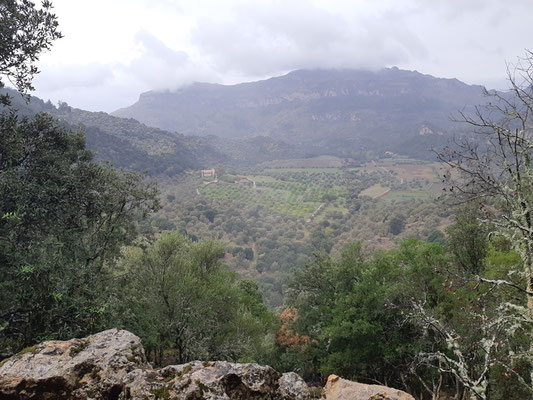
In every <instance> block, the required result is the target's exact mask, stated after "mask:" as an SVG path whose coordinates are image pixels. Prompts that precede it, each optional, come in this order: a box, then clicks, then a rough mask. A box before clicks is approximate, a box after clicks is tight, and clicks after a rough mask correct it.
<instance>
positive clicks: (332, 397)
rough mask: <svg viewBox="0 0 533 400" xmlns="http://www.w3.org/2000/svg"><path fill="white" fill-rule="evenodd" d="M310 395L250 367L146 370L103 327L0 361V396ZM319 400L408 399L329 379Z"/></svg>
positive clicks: (290, 378)
mask: <svg viewBox="0 0 533 400" xmlns="http://www.w3.org/2000/svg"><path fill="white" fill-rule="evenodd" d="M310 393H311V391H310V390H309V388H308V387H307V385H306V384H305V382H304V381H303V380H302V378H300V377H299V376H298V375H297V374H295V373H294V372H289V373H285V374H280V373H279V372H277V371H275V370H274V369H272V368H271V367H268V366H261V365H258V364H235V363H229V362H225V361H214V362H208V361H206V362H200V361H194V362H191V363H188V364H182V365H170V366H168V367H165V368H162V369H159V370H154V369H152V367H151V366H150V364H148V363H147V362H146V357H145V354H144V349H143V347H142V346H141V340H140V339H139V338H138V337H137V336H135V335H134V334H132V333H130V332H128V331H124V330H118V329H110V330H107V331H104V332H100V333H97V334H95V335H91V336H88V337H86V338H84V339H72V340H69V341H48V342H43V343H41V344H39V345H36V346H34V347H30V348H27V349H24V350H23V351H21V352H20V353H19V354H17V355H15V356H13V357H11V358H9V359H7V360H4V361H2V362H0V399H2V400H4V399H6V400H11V399H13V400H14V399H17V400H26V399H42V400H55V399H73V400H78V399H80V400H81V399H95V400H96V399H98V400H100V399H109V400H126V399H132V400H134V399H138V400H144V399H183V400H193V399H212V400H215V399H216V400H223V399H239V400H241V399H242V400H244V399H254V400H262V399H265V400H267V399H268V400H306V399H309V398H310V397H311V396H310ZM322 398H323V399H325V400H345V399H346V400H348V399H350V400H413V398H412V397H411V396H410V395H408V394H407V393H404V392H401V391H399V390H395V389H389V388H386V387H384V386H375V385H363V384H358V383H355V382H350V381H346V380H344V379H340V378H339V377H337V376H335V375H332V376H330V377H329V379H328V384H327V385H326V387H325V388H324V391H323V393H322Z"/></svg>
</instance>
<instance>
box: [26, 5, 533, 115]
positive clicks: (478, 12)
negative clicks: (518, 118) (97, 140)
mask: <svg viewBox="0 0 533 400" xmlns="http://www.w3.org/2000/svg"><path fill="white" fill-rule="evenodd" d="M52 3H53V4H54V6H55V13H56V14H57V16H58V18H59V23H60V27H61V31H62V33H63V34H64V38H63V39H60V40H58V41H56V42H55V44H54V46H53V48H52V50H51V51H50V52H48V53H46V54H43V55H42V57H41V60H40V62H39V64H38V66H39V68H40V70H41V73H40V75H38V76H37V78H36V79H35V81H34V85H35V87H36V89H37V91H36V92H35V93H34V94H35V95H37V96H39V97H41V98H43V99H45V100H48V99H50V100H52V102H53V103H57V101H59V100H61V101H66V102H67V103H68V104H70V105H71V106H74V107H79V108H83V109H87V110H92V111H108V112H109V111H113V110H115V109H117V108H120V107H125V106H128V105H131V104H132V103H134V102H135V101H137V99H138V97H139V94H140V93H142V92H145V91H147V90H152V89H156V90H163V89H175V88H178V87H180V86H182V85H185V84H188V83H191V82H194V81H207V82H217V83H224V84H231V83H237V82H243V81H252V80H258V79H263V78H268V77H271V76H277V75H282V74H284V73H286V72H289V71H291V70H295V69H302V68H365V69H380V68H383V67H391V66H397V67H399V68H402V69H409V70H417V71H419V72H423V73H426V74H431V75H434V76H438V77H445V78H458V79H460V80H462V81H464V82H466V83H471V84H483V85H486V86H488V87H489V88H504V87H505V76H506V62H515V61H516V58H517V56H521V55H524V50H525V49H526V48H529V49H533V24H532V23H531V18H532V17H533V2H532V1H531V0H507V1H503V0H390V1H388V0H264V1H263V0H246V1H245V0H212V1H209V0H190V1H182V0H91V1H86V0H83V1H82V0H53V1H52Z"/></svg>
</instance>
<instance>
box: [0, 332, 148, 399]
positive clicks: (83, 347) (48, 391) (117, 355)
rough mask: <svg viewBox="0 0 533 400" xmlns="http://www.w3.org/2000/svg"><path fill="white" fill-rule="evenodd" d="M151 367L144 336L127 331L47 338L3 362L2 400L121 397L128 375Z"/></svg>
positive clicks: (1, 373)
mask: <svg viewBox="0 0 533 400" xmlns="http://www.w3.org/2000/svg"><path fill="white" fill-rule="evenodd" d="M149 367H150V366H149V364H148V363H147V362H146V357H145V355H144V350H143V348H142V346H141V340H140V339H139V338H138V337H137V336H135V335H134V334H133V333H130V332H128V331H124V330H117V329H110V330H107V331H104V332H100V333H97V334H95V335H91V336H88V337H86V338H84V339H72V340H69V341H58V340H54V341H48V342H43V343H41V344H38V345H36V346H33V347H29V348H27V349H24V350H23V351H21V352H20V353H19V354H17V355H15V356H13V357H11V358H9V359H7V360H4V361H3V362H2V365H1V366H0V399H13V400H14V399H20V400H25V399H91V398H94V399H117V398H118V397H119V395H120V394H121V393H122V391H123V381H124V379H125V378H126V376H127V374H128V373H129V372H131V371H133V370H135V369H138V368H149Z"/></svg>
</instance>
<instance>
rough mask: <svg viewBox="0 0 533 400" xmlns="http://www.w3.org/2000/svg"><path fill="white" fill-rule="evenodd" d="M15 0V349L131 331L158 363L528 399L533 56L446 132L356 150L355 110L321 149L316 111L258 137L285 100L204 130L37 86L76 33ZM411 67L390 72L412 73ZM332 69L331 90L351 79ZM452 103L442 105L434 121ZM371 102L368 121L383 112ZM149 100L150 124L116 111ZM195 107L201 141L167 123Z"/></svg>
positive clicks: (6, 8) (8, 323) (456, 395)
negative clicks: (313, 121)
mask: <svg viewBox="0 0 533 400" xmlns="http://www.w3.org/2000/svg"><path fill="white" fill-rule="evenodd" d="M0 10H1V11H2V12H1V13H0V37H1V38H2V40H0V77H1V78H2V80H0V88H3V89H2V96H1V104H2V105H1V114H0V365H1V364H2V360H5V359H7V358H8V357H10V356H11V355H13V354H16V353H19V352H31V351H32V346H34V345H35V344H36V343H38V342H40V341H43V340H49V339H69V338H72V337H83V336H85V335H87V334H91V333H95V332H98V331H101V330H103V329H107V328H111V327H117V328H122V329H127V330H130V331H131V332H133V333H135V334H136V335H139V336H140V337H141V338H142V341H143V346H144V347H145V349H146V350H147V356H148V358H149V361H151V362H152V363H153V364H154V365H158V366H162V365H169V364H172V363H185V362H188V361H191V360H229V361H236V362H257V363H261V364H266V365H270V366H272V367H274V368H275V369H277V370H279V371H295V372H297V373H298V374H300V375H301V376H302V377H304V379H305V380H306V381H308V382H310V383H311V384H316V385H320V384H323V383H324V381H325V379H327V376H328V375H329V374H333V373H334V374H337V375H339V376H342V377H344V378H347V379H351V380H355V381H359V382H364V383H378V384H382V385H386V386H390V387H394V388H398V389H401V390H404V391H406V392H408V393H410V394H412V395H413V396H414V397H415V398H416V399H419V400H429V399H431V400H436V399H445V398H447V399H451V398H453V399H458V400H460V399H461V400H466V399H481V400H486V399H501V400H504V399H527V398H531V396H532V393H533V389H532V387H533V380H532V377H533V357H532V356H533V350H532V349H533V340H532V337H533V336H532V332H531V329H532V322H533V275H532V274H533V258H532V255H533V218H532V215H531V214H532V212H533V211H532V210H533V190H532V188H533V166H532V165H531V157H532V154H531V153H532V150H531V149H533V141H532V137H531V133H532V131H531V126H532V121H531V115H532V112H533V79H532V76H533V54H532V53H530V52H526V56H525V58H520V59H519V60H518V62H517V63H516V64H515V65H514V66H513V69H512V70H511V71H512V73H511V74H510V80H509V85H510V90H509V91H508V92H495V91H492V92H487V91H485V93H484V94H485V95H486V96H488V98H489V100H488V101H486V102H484V103H483V104H480V105H479V106H478V107H476V106H477V104H478V103H471V104H470V105H469V107H468V108H465V109H463V111H461V112H459V113H458V117H459V119H460V120H461V122H455V123H454V125H453V128H449V126H448V122H446V124H445V125H442V130H440V128H437V125H438V124H440V123H443V122H442V121H444V119H445V118H444V117H442V116H441V117H439V118H437V119H436V122H435V125H431V128H430V127H429V125H428V124H427V123H426V122H423V121H422V122H423V124H424V128H420V126H418V125H417V128H416V129H415V130H414V132H415V133H414V134H413V136H408V135H407V134H406V135H405V136H404V137H401V134H399V136H398V137H396V138H395V139H394V141H391V142H386V141H384V140H383V137H386V136H387V132H386V131H383V132H382V134H383V137H379V135H378V136H373V138H372V140H370V139H369V140H368V143H367V144H361V143H363V142H364V137H365V136H364V134H369V135H371V133H370V131H364V132H363V133H364V134H363V133H361V132H360V133H359V136H357V139H356V140H354V141H353V142H352V144H351V145H350V146H352V147H350V148H347V143H348V142H347V141H346V138H347V135H348V133H347V132H349V129H348V128H347V126H348V125H346V124H345V121H344V120H343V121H344V122H342V121H340V120H335V121H334V124H333V125H331V126H330V129H331V130H335V129H336V130H337V131H338V132H340V133H339V136H334V135H333V136H329V137H326V136H324V137H323V138H322V139H320V140H323V141H324V142H328V143H329V144H328V146H325V147H323V148H322V147H320V145H318V144H319V143H320V140H318V139H317V137H318V136H319V135H320V129H318V128H317V129H316V130H315V131H312V132H311V131H310V132H309V136H308V137H305V138H303V139H302V137H301V136H302V135H304V133H302V132H304V131H305V129H306V127H305V124H304V123H302V125H298V124H297V123H296V122H294V125H293V126H292V127H287V126H286V129H285V130H284V131H283V134H279V135H277V136H276V135H264V136H261V135H255V134H253V135H250V136H247V135H246V127H248V129H249V130H250V131H253V130H254V129H263V128H262V127H259V126H260V125H261V124H262V123H266V122H265V121H267V120H268V121H267V122H268V123H270V122H269V121H270V119H272V118H277V117H276V116H277V115H278V114H277V112H279V109H278V108H276V109H275V110H274V111H276V112H273V111H272V110H273V109H269V110H268V112H266V111H265V115H266V114H268V118H265V120H259V119H258V118H259V117H258V116H257V115H259V114H260V113H259V114H257V115H256V114H253V113H252V114H249V115H247V116H246V118H248V124H247V125H246V124H245V125H244V126H245V128H242V126H241V128H239V129H235V131H232V132H233V133H232V134H231V135H226V136H227V137H224V132H226V134H227V132H229V131H231V129H230V128H228V126H231V125H228V123H227V121H218V123H220V125H219V126H220V131H221V132H222V133H221V135H220V136H214V134H213V133H212V132H198V134H199V135H198V136H192V135H190V134H191V133H193V132H189V131H187V129H191V130H194V129H196V128H195V125H194V123H193V122H194V121H195V120H196V119H195V118H197V117H198V115H197V114H195V113H196V112H199V111H198V110H197V109H194V107H193V105H190V104H189V103H187V104H189V105H190V107H189V109H187V107H185V106H183V108H182V109H180V113H185V112H186V111H187V112H190V115H191V117H190V118H191V119H190V120H189V119H187V118H188V117H187V118H186V117H182V119H179V118H178V117H179V116H180V115H181V114H180V113H174V114H172V115H171V116H168V117H167V118H166V119H164V120H163V119H161V123H160V124H159V126H158V127H151V126H148V124H149V123H150V118H156V117H154V116H153V115H151V114H150V115H149V114H146V113H147V112H148V111H146V109H144V108H141V106H142V104H137V105H136V106H135V107H132V108H130V109H129V110H125V109H123V110H119V111H117V112H116V113H114V114H115V115H109V114H106V113H93V112H89V111H84V110H79V109H76V108H73V107H70V106H69V105H67V104H66V103H60V104H58V105H57V106H56V105H53V104H51V103H50V102H45V101H43V100H41V99H38V98H35V97H31V96H29V94H28V93H29V91H31V90H32V85H31V82H32V77H33V75H34V74H35V73H37V70H36V68H35V67H34V63H35V61H36V60H37V58H38V56H39V55H40V54H41V53H42V52H44V51H47V50H49V49H50V48H51V46H52V44H53V42H54V41H55V40H57V39H60V38H61V33H60V32H59V30H58V29H59V28H58V21H57V18H56V16H55V15H54V14H53V10H52V8H51V4H50V3H49V2H44V3H43V6H42V7H40V8H36V7H35V5H34V4H33V3H32V2H30V1H18V0H7V1H4V2H1V3H0ZM404 72H405V71H404ZM404 72H402V71H400V72H398V71H396V70H389V71H387V72H383V74H382V75H383V76H382V75H380V77H379V79H381V80H383V79H384V80H385V81H386V82H387V84H390V82H393V81H394V77H395V76H398V75H397V74H400V75H402V76H403V77H404V78H405V77H407V78H409V79H411V78H412V77H413V76H414V75H413V74H411V73H404ZM337 73H338V71H337ZM294 74H296V75H298V73H293V75H292V76H293V77H294ZM299 74H302V75H303V76H308V75H309V76H311V75H313V74H312V73H311V72H299ZM317 74H318V75H319V76H320V80H319V81H320V83H321V84H323V83H324V82H325V81H328V80H329V79H330V78H331V76H335V74H336V73H332V74H331V76H330V75H328V74H327V71H321V72H319V73H318V72H317ZM347 74H348V72H346V73H345V74H341V75H342V79H347V80H349V81H350V82H352V80H353V79H355V78H353V77H350V78H347V77H346V76H347ZM365 74H366V73H365ZM354 76H355V75H354ZM365 76H367V75H365ZM384 77H385V78H384ZM6 79H7V80H8V81H10V82H11V83H12V84H13V85H12V86H14V88H4V85H5V82H6ZM285 79H286V80H289V81H290V79H291V78H290V77H289V78H285ZM309 79H311V78H309ZM339 79H341V78H339ZM342 79H341V80H340V82H341V83H340V84H342V82H344V81H343V80H342ZM365 79H366V78H365ZM414 79H416V82H417V84H418V85H422V87H423V88H424V90H429V89H428V88H431V87H433V86H432V84H429V83H428V86H425V84H422V83H421V82H422V79H429V81H427V82H430V83H431V82H433V81H431V79H436V78H432V77H429V78H421V77H420V76H418V75H416V76H415V78H414ZM281 82H283V80H282V81H281ZM290 82H292V81H290ZM424 82H426V81H424ZM457 82H458V81H457ZM457 82H453V85H452V86H450V87H451V88H453V87H455V88H458V89H457V90H458V92H457V93H461V95H464V96H467V97H468V98H469V99H470V100H472V101H476V100H478V99H481V96H478V95H477V94H476V95H473V94H472V93H473V90H474V89H476V88H472V87H466V86H467V85H463V84H459V83H457ZM433 83H434V82H433ZM440 83H442V82H440ZM448 83H449V82H448ZM291 84H292V83H291ZM351 84H354V83H353V82H352V83H351ZM289 86H290V85H289ZM437 86H438V87H442V85H441V84H439V85H436V86H435V87H437ZM248 87H249V86H247V87H246V88H248ZM200 89H201V90H203V89H202V88H200ZM200 89H198V87H194V85H193V87H192V88H190V89H187V90H191V91H193V90H200ZM219 89H220V91H221V92H222V91H223V90H225V89H221V88H217V89H216V90H219ZM448 89H449V88H448ZM448 89H447V90H448ZM477 89H479V88H477ZM187 90H184V92H187ZM201 90H200V91H201ZM213 90H215V89H213ZM228 90H234V94H233V95H234V96H236V98H238V96H248V95H249V93H248V92H247V90H248V89H246V90H244V89H243V87H240V88H237V89H235V88H233V89H228ZM298 90H300V89H298ZM313 90H315V89H313ZM316 90H318V89H316ZM435 90H437V89H435ZM449 90H451V89H449ZM217 93H218V92H217ZM235 93H237V94H235ZM254 93H255V92H254ZM465 93H467V94H468V95H466V94H465ZM253 95H254V96H255V94H253ZM150 96H155V94H154V93H150V94H147V95H144V97H141V100H142V99H143V98H144V99H146V98H147V97H150ZM165 96H167V97H169V96H170V94H166V95H165ZM432 96H434V95H432ZM163 97H164V96H163ZM354 98H355V97H354ZM409 98H410V99H411V100H412V101H411V102H407V103H405V104H404V106H405V107H408V106H409V107H410V106H413V107H415V108H416V107H419V103H418V102H416V101H415V100H414V99H415V98H416V96H411V97H409ZM453 98H454V96H452V95H448V97H446V98H443V100H442V103H438V107H437V108H435V109H429V108H430V106H431V104H433V103H428V104H429V105H427V109H426V110H425V111H424V112H427V114H425V117H427V116H428V115H431V114H433V113H436V112H437V110H440V111H443V110H448V108H449V107H451V106H450V104H451V102H452V100H450V99H453ZM171 100H172V99H171ZM356 100H357V102H359V101H361V100H360V99H359V98H357V99H356ZM356 100H354V99H352V100H350V101H353V102H356ZM157 101H161V99H159V98H158V99H157ZM172 101H174V102H176V104H178V105H177V106H176V105H175V104H174V103H172V102H171V101H170V100H169V102H168V104H167V105H168V107H170V106H171V103H172V104H174V105H173V107H178V106H179V105H180V104H182V103H183V102H184V100H183V99H182V98H178V99H177V100H176V99H173V100H172ZM256 101H257V102H260V99H259V100H257V99H256ZM417 101H418V100H417ZM479 101H481V100H479ZM180 102H182V103H180ZM335 102H336V103H334V105H337V103H338V102H340V100H338V99H337V100H335ZM401 102H402V100H401V99H397V98H394V99H392V100H390V104H392V105H393V106H394V107H392V108H394V110H395V111H394V113H396V112H398V114H394V115H395V116H394V118H392V117H391V119H390V120H387V121H388V122H390V121H393V122H394V123H395V124H402V123H403V122H402V121H404V119H405V120H408V119H409V116H408V115H407V116H406V115H404V116H403V117H402V109H401V108H400V109H399V110H398V108H397V107H396V106H397V105H398V104H399V103H401ZM140 103H142V101H141V102H140ZM214 103H216V102H214ZM214 103H213V104H214ZM237 103H238V102H237ZM238 104H239V107H240V105H242V104H244V103H243V102H241V103H238ZM254 104H255V103H254ZM279 104H280V103H275V106H276V107H280V105H279ZM383 104H384V103H379V104H378V105H377V106H378V107H382V106H384V105H383ZM387 104H389V103H387ZM390 104H389V105H390ZM230 105H231V104H230ZM230 105H229V106H228V107H229V108H230ZM210 107H214V106H213V105H210ZM364 107H365V110H366V111H365V112H364V113H362V114H360V116H361V118H363V117H364V118H374V117H375V115H377V114H379V113H376V112H375V111H369V110H370V108H369V107H370V106H367V105H365V106H364ZM136 109H137V110H139V109H140V110H141V111H142V112H140V111H139V118H138V119H139V120H143V119H145V121H144V122H145V123H146V124H147V125H145V124H143V123H142V122H138V121H137V120H135V119H133V118H131V115H129V114H128V115H127V117H128V118H123V117H126V115H125V114H126V113H129V112H135V110H136ZM158 110H159V111H158V112H163V111H164V107H163V108H161V109H158ZM235 110H236V109H231V110H230V111H227V115H229V116H228V118H229V119H231V118H232V115H234V114H233V113H239V112H241V111H242V110H241V111H239V109H238V107H237V111H235ZM372 110H373V109H372ZM428 110H429V111H428ZM207 111H209V112H211V108H209V109H208V110H207ZM207 111H206V113H205V114H202V115H201V117H202V118H211V117H210V116H209V113H208V112H207ZM315 111H316V110H315ZM404 111H405V110H404ZM202 112H203V111H202ZM291 112H294V115H293V117H294V118H298V116H300V117H301V118H302V120H303V119H304V114H305V112H306V111H305V110H303V109H302V108H298V107H294V108H293V109H292V111H291ZM328 112H329V111H328ZM391 112H392V111H391ZM421 112H422V111H421ZM122 114H124V115H122ZM291 115H292V114H291ZM339 115H340V114H339ZM391 115H392V114H391ZM425 117H424V118H425ZM243 118H244V117H243ZM269 118H270V119H269ZM176 119H178V122H176ZM180 121H181V122H183V123H184V124H185V125H184V126H186V127H187V129H183V130H184V132H185V133H187V135H184V134H182V133H178V132H179V131H178V132H176V131H174V130H173V128H174V127H175V126H174V125H172V126H171V124H174V123H181V122H180ZM191 121H193V122H191ZM212 121H214V122H213V123H215V122H217V121H216V120H214V119H213V120H212ZM339 121H340V122H339ZM368 121H370V120H367V121H366V122H368ZM283 122H286V121H278V123H279V126H283ZM378 122H379V123H378ZM378 122H376V124H373V123H370V122H368V123H367V124H366V125H364V129H371V128H372V127H373V128H375V127H376V126H377V127H378V128H379V129H381V128H382V127H383V126H384V125H383V124H385V122H383V120H380V121H378ZM388 122H387V124H388ZM415 122H416V123H419V122H420V123H422V122H421V121H418V120H417V121H415ZM415 122H413V123H415ZM322 123H324V121H323V120H321V122H320V124H322ZM320 124H319V125H317V126H318V127H319V128H320V126H321V125H320ZM443 124H444V123H443ZM153 125H157V124H153ZM239 126H240V125H239ZM279 126H278V127H279ZM373 128H372V129H373ZM389 128H390V126H389ZM411 128H412V127H410V126H408V125H402V126H401V127H399V128H398V132H400V133H401V132H403V131H402V130H405V132H411ZM448 128H449V130H448ZM164 129H169V130H168V131H167V130H164ZM276 129H278V128H276ZM291 129H292V130H291ZM420 129H422V130H420ZM341 131H342V132H341ZM449 131H453V132H455V133H458V135H457V136H455V141H452V140H451V138H452V135H451V134H450V135H449V136H446V134H445V133H447V132H449ZM280 132H281V131H280ZM290 132H292V133H293V135H292V136H291V135H289V133H290ZM328 132H329V131H328ZM435 132H439V134H436V133H435ZM230 133H231V132H230ZM253 133H255V132H253ZM417 137H418V138H420V141H418V142H417V146H411V145H410V143H414V142H413V141H414V140H415V139H416V138H417ZM295 138H296V139H295ZM404 139H405V140H404ZM445 139H446V140H445ZM448 139H450V140H448ZM391 143H392V144H391ZM395 143H396V144H399V145H398V146H397V147H394V144H395ZM446 143H447V144H446ZM429 147H433V150H429ZM321 149H322V150H321ZM406 149H408V150H406Z"/></svg>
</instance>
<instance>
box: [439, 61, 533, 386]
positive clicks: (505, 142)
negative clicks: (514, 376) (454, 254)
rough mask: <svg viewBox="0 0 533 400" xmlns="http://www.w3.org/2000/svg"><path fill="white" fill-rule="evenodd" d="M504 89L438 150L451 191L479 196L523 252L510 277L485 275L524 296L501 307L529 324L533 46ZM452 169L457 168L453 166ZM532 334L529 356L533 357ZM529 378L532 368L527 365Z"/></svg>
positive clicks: (512, 68) (532, 307) (532, 304)
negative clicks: (465, 132) (466, 130)
mask: <svg viewBox="0 0 533 400" xmlns="http://www.w3.org/2000/svg"><path fill="white" fill-rule="evenodd" d="M507 72H508V81H509V84H510V88H509V90H508V91H507V92H504V93H499V92H488V91H486V93H485V94H486V95H487V96H488V100H489V102H488V104H487V105H485V106H478V107H476V108H475V111H474V113H473V114H468V113H466V112H462V113H460V117H461V120H462V121H463V122H466V123H467V124H468V125H469V126H470V127H472V128H474V132H475V135H469V136H465V137H463V139H461V140H460V141H459V142H458V143H456V145H457V146H455V147H454V148H447V149H445V151H443V152H441V153H439V154H438V156H439V158H440V160H441V161H443V162H444V163H446V164H447V165H448V166H449V167H451V168H450V171H451V173H449V174H448V175H447V176H446V179H447V181H448V182H449V184H450V189H449V190H450V192H451V193H452V195H453V196H454V197H455V198H459V199H461V200H464V201H469V200H478V201H481V206H480V207H481V209H482V211H483V221H484V222H490V223H491V224H493V226H494V227H495V232H494V233H495V234H498V235H501V236H502V237H504V238H506V239H507V240H508V241H509V242H510V244H511V246H512V248H513V249H514V250H515V251H516V252H518V254H519V255H520V257H521V260H522V261H521V265H520V266H519V268H518V269H517V270H516V271H513V273H515V274H518V275H519V276H520V277H521V280H520V281H519V284H517V283H516V282H513V281H512V280H511V279H508V277H502V279H493V280H488V279H483V278H482V277H477V279H479V281H480V282H485V283H488V284H492V285H494V286H502V285H503V286H509V287H512V288H514V289H515V290H518V291H519V292H521V293H522V294H525V295H526V296H527V304H526V305H525V306H524V305H520V304H507V305H506V307H504V308H502V310H503V309H507V310H509V309H511V308H512V309H513V311H520V316H519V317H517V318H516V323H520V324H521V325H522V326H525V327H527V329H531V326H532V322H533V169H532V161H531V159H532V155H533V154H532V152H533V52H531V51H526V54H525V56H524V57H522V58H518V60H517V62H516V63H515V64H509V65H508V68H507ZM453 171H456V172H457V173H456V172H453ZM488 340H490V338H489V339H488ZM532 355H533V340H532V342H531V346H530V349H529V354H528V356H529V360H531V359H533V358H532V357H531V356H532ZM531 381H532V382H533V370H531Z"/></svg>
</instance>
